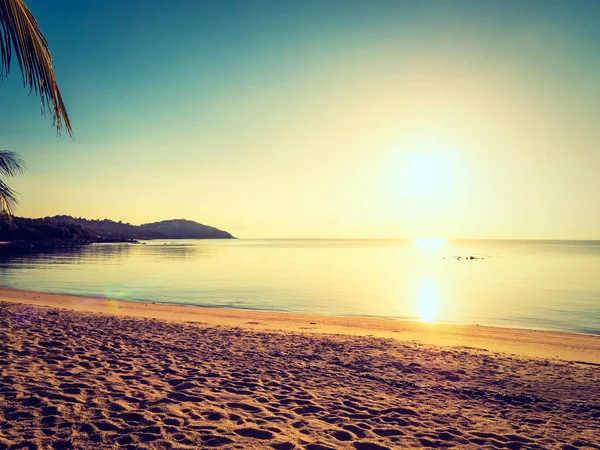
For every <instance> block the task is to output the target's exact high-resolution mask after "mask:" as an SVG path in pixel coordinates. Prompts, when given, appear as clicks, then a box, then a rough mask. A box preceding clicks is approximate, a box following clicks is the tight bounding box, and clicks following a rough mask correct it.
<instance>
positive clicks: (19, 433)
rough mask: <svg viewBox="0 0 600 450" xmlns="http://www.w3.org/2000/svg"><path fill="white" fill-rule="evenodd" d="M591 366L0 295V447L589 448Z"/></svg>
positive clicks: (497, 341) (492, 335)
mask: <svg viewBox="0 0 600 450" xmlns="http://www.w3.org/2000/svg"><path fill="white" fill-rule="evenodd" d="M501 352H502V353H501ZM599 354H600V338H598V337H596V336H585V335H576V334H567V333H554V332H539V331H527V330H511V329H498V328H489V327H464V326H463V327H461V326H449V325H424V324H415V323H406V322H396V321H387V320H376V319H348V318H332V317H320V316H307V315H292V314H278V313H264V312H250V311H235V310H221V309H212V308H196V307H177V306H168V305H158V304H152V303H132V302H112V301H107V300H105V299H92V298H86V297H74V296H64V295H52V294H43V293H34V292H27V291H14V290H9V289H0V450H1V449H4V448H40V449H42V448H44V449H45V448H64V449H66V448H131V449H133V448H157V449H158V448H161V449H186V448H189V449H191V448H210V447H220V448H239V449H244V448H274V449H292V448H298V449H307V450H319V449H328V448H350V449H359V450H361V449H382V448H418V447H434V448H441V447H444V448H449V447H461V448H481V447H487V448H510V449H519V448H544V449H545V448H563V449H574V448H597V449H600V355H599Z"/></svg>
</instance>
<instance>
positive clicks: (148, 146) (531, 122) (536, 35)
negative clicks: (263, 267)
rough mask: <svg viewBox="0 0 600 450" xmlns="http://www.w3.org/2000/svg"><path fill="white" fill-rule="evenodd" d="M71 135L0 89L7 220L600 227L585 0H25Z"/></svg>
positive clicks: (598, 20)
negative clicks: (21, 166) (9, 194)
mask: <svg viewBox="0 0 600 450" xmlns="http://www.w3.org/2000/svg"><path fill="white" fill-rule="evenodd" d="M26 3H27V5H28V6H29V8H30V9H31V11H32V12H33V14H34V15H35V16H36V18H37V20H38V22H39V23H40V26H41V28H42V31H43V32H44V34H45V36H46V38H47V39H48V41H49V43H50V49H51V51H52V55H53V64H54V69H55V72H56V76H57V79H58V82H59V85H60V88H61V92H62V94H63V97H64V99H65V102H66V105H67V109H68V112H69V115H70V118H71V121H72V125H73V128H74V132H75V140H72V139H70V138H69V137H68V135H66V133H63V135H62V137H57V136H56V133H55V131H54V129H53V128H52V120H51V118H49V117H42V116H41V115H40V105H39V99H38V98H36V97H29V96H28V91H27V90H26V89H24V88H23V86H22V81H21V78H20V73H19V71H18V66H17V65H16V64H14V65H13V67H12V71H11V74H10V76H9V77H8V78H6V79H5V80H3V81H1V82H0V105H2V108H1V109H0V149H7V150H13V151H16V152H18V153H20V154H21V155H22V157H23V158H24V159H25V160H26V163H27V167H28V170H27V172H26V173H25V175H24V176H22V177H19V178H15V179H11V180H7V181H9V184H10V185H11V186H12V187H13V188H14V189H15V190H16V191H18V193H19V197H20V205H19V207H18V209H17V211H16V213H17V215H20V216H26V217H44V216H49V215H56V214H69V215H73V216H77V217H86V218H109V219H113V220H117V221H119V220H122V221H123V222H130V223H134V224H140V223H146V222H153V221H158V220H163V219H172V218H186V219H189V220H195V221H198V222H201V223H204V224H208V225H212V226H216V227H218V228H221V229H224V230H227V231H229V232H231V233H232V234H234V235H235V236H237V237H242V238H308V237H311V238H416V237H441V238H498V239H600V208H598V200H597V196H598V193H599V192H600V176H598V169H599V168H600V123H599V119H598V118H599V117H600V76H599V74H600V45H599V44H598V42H600V2H598V1H596V0H590V1H566V0H565V1H554V0H537V1H536V0H529V1H527V2H523V1H510V0H506V1H491V0H490V1H485V2H482V1H479V0H477V1H461V0H455V1H443V0H438V1H416V0H415V1H401V0H394V1H385V0H374V1H362V0H361V1H353V0H343V1H337V0H322V1H311V0H302V1H287V0H277V1H274V0H271V1H258V0H243V1H232V0H218V1H217V0H214V1H203V0H178V1H172V0H129V1H127V2H125V1H122V0H54V1H52V2H47V1H46V0H27V1H26Z"/></svg>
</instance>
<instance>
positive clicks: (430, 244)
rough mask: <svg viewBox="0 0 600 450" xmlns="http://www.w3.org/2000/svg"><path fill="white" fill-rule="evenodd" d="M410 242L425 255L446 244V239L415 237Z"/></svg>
mask: <svg viewBox="0 0 600 450" xmlns="http://www.w3.org/2000/svg"><path fill="white" fill-rule="evenodd" d="M412 242H413V244H414V245H415V246H416V247H417V248H418V249H419V250H421V251H422V252H423V253H424V254H425V256H431V254H433V253H434V252H435V251H437V250H439V249H441V248H443V247H444V246H445V245H446V239H438V238H416V239H413V240H412Z"/></svg>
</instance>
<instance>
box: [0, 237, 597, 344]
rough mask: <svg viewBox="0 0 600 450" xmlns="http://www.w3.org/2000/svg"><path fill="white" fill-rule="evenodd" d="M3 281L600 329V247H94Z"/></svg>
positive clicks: (207, 243)
mask: <svg viewBox="0 0 600 450" xmlns="http://www.w3.org/2000/svg"><path fill="white" fill-rule="evenodd" d="M471 257H473V259H471ZM0 285H2V286H6V287H13V288H20V289H29V290H34V291H44V292H58V293H68V294H81V295H92V296H101V297H107V298H110V299H122V300H133V301H140V300H149V301H155V302H163V303H176V304H186V305H202V306H211V307H225V308H239V309H253V310H269V311H286V312H294V313H314V314H325V315H341V316H362V317H383V318H389V319H397V320H413V321H423V322H440V323H459V324H479V325H493V326H503V327H517V328H533V329H549V330H561V331H572V332H580V333H593V334H600V241H442V240H433V239H423V240H413V241H396V240H180V241H146V242H145V243H143V244H137V245H132V244H94V245H90V246H83V247H77V248H68V249H52V250H47V251H44V252H36V253H32V252H28V253H19V254H0Z"/></svg>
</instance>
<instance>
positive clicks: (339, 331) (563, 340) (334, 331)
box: [0, 287, 600, 365]
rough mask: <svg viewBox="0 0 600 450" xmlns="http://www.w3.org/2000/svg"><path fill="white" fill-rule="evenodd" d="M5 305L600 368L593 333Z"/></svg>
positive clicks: (79, 301) (171, 309) (230, 312)
mask: <svg viewBox="0 0 600 450" xmlns="http://www.w3.org/2000/svg"><path fill="white" fill-rule="evenodd" d="M0 301H5V302H11V303H21V304H29V305H33V306H41V307H52V308H62V309H68V310H73V311H80V312H91V313H95V314H109V315H114V316H121V317H132V318H145V319H159V320H167V321H174V322H180V323H188V324H202V325H210V326H226V327H235V328H242V329H248V330H256V331H276V332H277V331H279V332H299V333H304V334H320V335H347V336H363V337H376V338H387V339H389V338H391V339H395V340H397V341H403V342H411V343H417V344H421V345H426V346H435V347H452V348H456V347H459V348H460V347H462V348H465V349H479V350H486V351H491V352H498V353H507V354H513V355H519V356H525V357H532V358H543V359H555V360H556V359H558V360H563V361H570V362H577V363H582V364H590V365H600V336H599V335H591V334H578V333H568V332H561V331H546V330H530V329H517V328H503V327H490V326H479V325H451V324H439V323H438V324H435V323H434V324H428V323H420V322H411V321H402V320H394V319H385V318H359V317H339V316H322V315H314V314H295V313H285V312H269V311H253V310H241V309H229V308H211V307H205V306H195V305H174V304H165V303H155V302H138V301H127V300H110V299H106V298H102V297H86V296H78V295H70V294H53V293H45V292H35V291H27V290H18V289H12V288H5V287H0Z"/></svg>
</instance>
